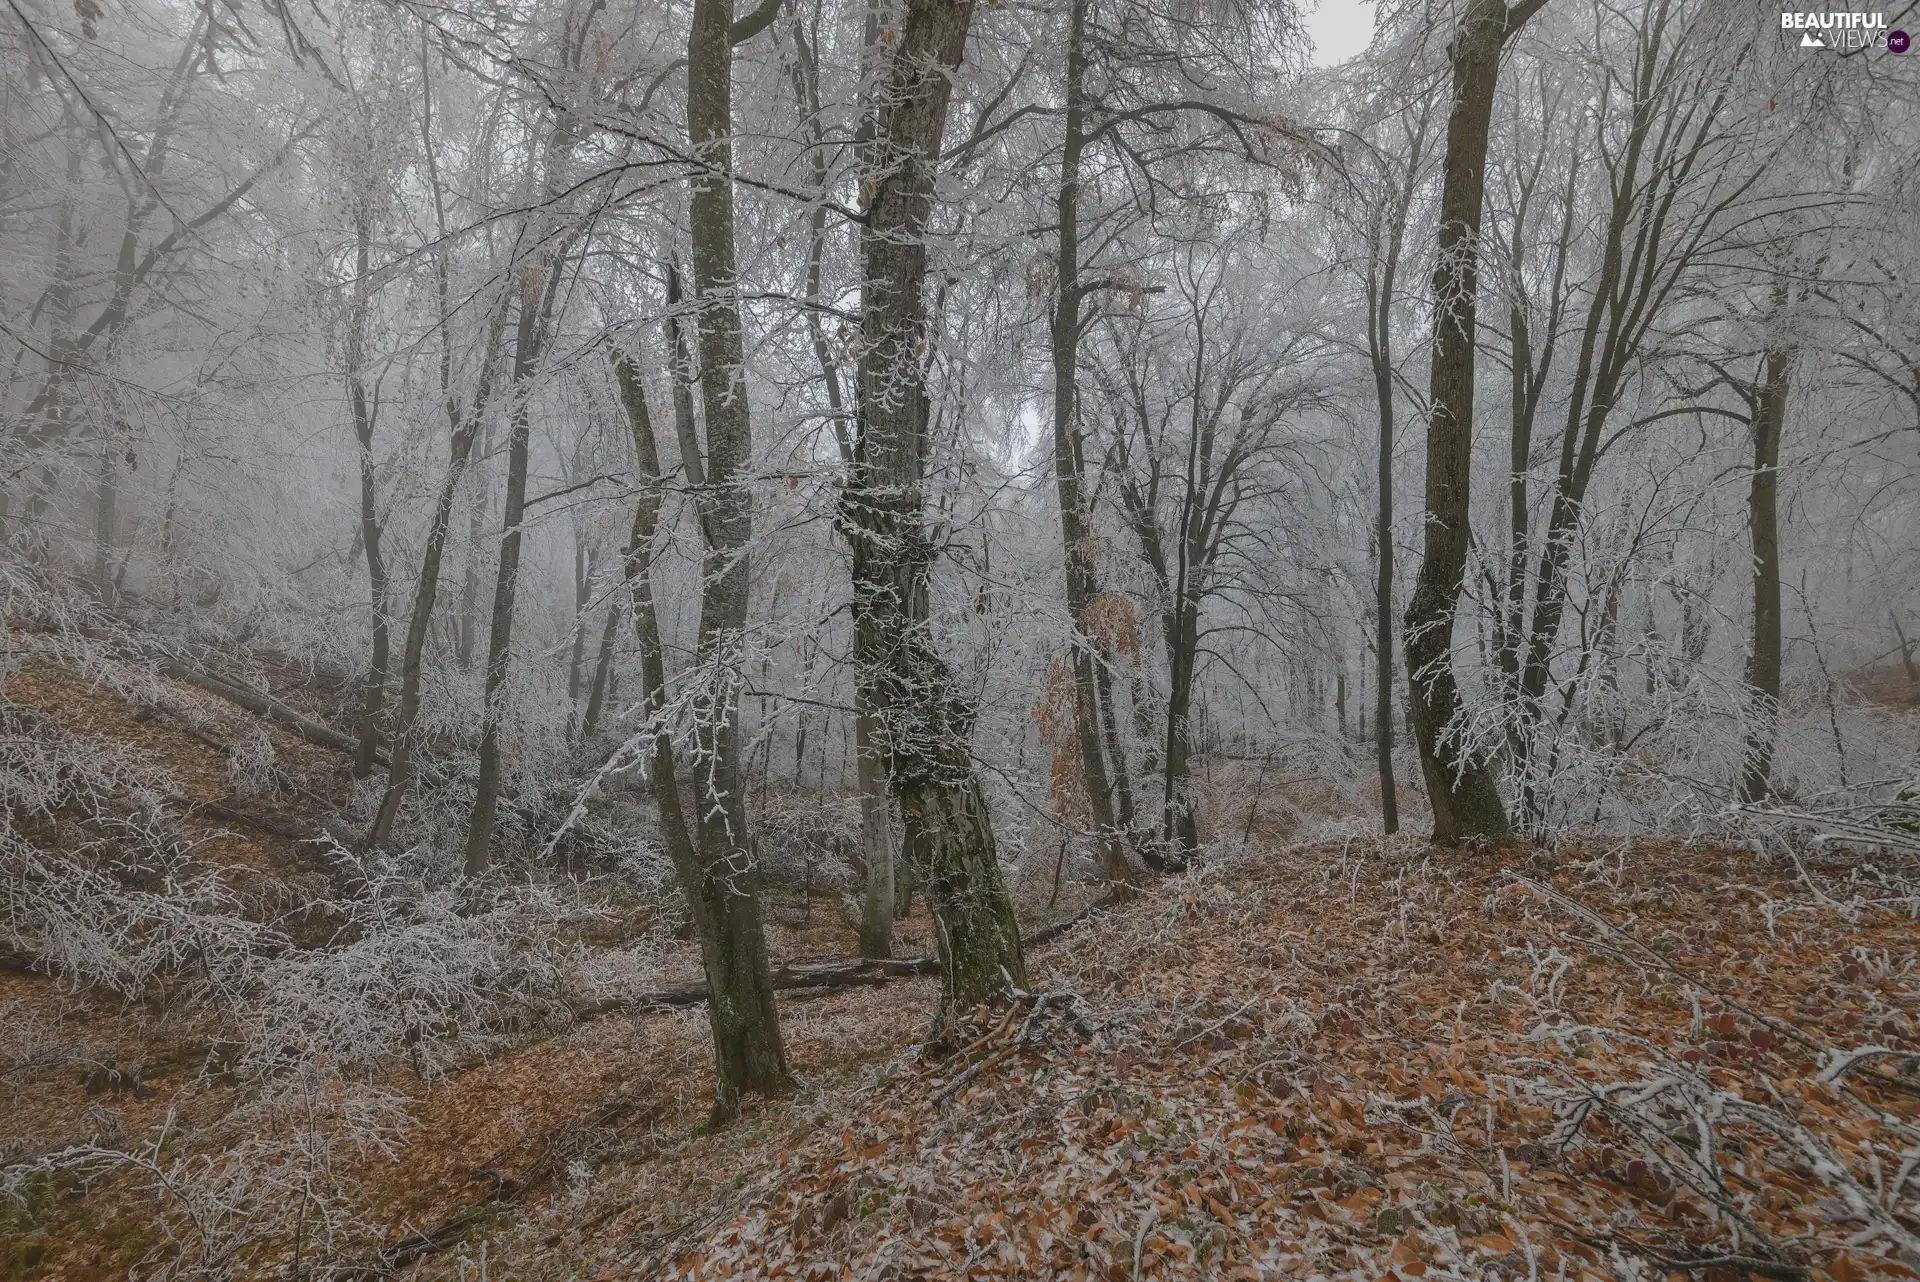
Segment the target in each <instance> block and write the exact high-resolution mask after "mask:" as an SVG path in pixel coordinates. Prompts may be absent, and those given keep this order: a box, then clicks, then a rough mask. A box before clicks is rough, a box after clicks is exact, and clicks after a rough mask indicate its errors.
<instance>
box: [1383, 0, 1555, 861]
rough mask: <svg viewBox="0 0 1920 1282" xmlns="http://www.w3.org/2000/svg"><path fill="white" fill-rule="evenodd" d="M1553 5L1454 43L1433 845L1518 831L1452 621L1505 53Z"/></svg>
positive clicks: (1461, 579)
mask: <svg viewBox="0 0 1920 1282" xmlns="http://www.w3.org/2000/svg"><path fill="white" fill-rule="evenodd" d="M1545 3H1546V0H1522V3H1520V4H1518V5H1515V6H1514V7H1513V8H1511V9H1509V8H1508V7H1507V4H1506V0H1468V4H1467V8H1466V11H1465V12H1464V13H1463V14H1462V15H1461V18H1460V22H1459V24H1458V26H1457V27H1456V28H1455V31H1454V36H1453V44H1452V61H1453V93H1452V102H1451V105H1450V107H1449V109H1448V112H1447V149H1446V154H1445V157H1444V158H1443V159H1442V161H1441V173H1442V177H1441V188H1440V231H1439V237H1438V246H1437V252H1438V261H1437V263H1436V265H1435V267H1434V271H1433V300H1434V340H1433V365H1432V371H1431V374H1430V376H1429V380H1428V384H1429V392H1428V417H1427V496H1426V497H1427V506H1426V521H1425V539H1424V544H1425V546H1424V549H1423V555H1422V557H1421V562H1420V573H1419V577H1418V578H1417V579H1416V580H1415V584H1414V590H1413V597H1412V599H1411V600H1410V601H1408V603H1407V612H1406V618H1405V620H1404V627H1405V637H1404V643H1405V646H1406V655H1407V679H1408V682H1407V683H1408V704H1409V707H1410V709H1411V711H1412V713H1413V731H1414V738H1415V740H1416V742H1417V743H1418V744H1419V748H1420V767H1421V773H1422V774H1423V775H1424V776H1425V778H1426V784H1427V796H1428V799H1429V800H1430V802H1431V803H1432V806H1433V839H1434V840H1435V841H1437V842H1439V843H1441V844H1442V845H1457V844H1459V843H1460V842H1462V841H1466V840H1470V839H1473V838H1478V837H1504V836H1506V835H1507V833H1508V832H1509V831H1510V827H1509V825H1508V822H1507V811H1506V807H1505V805H1503V804H1502V802H1501V800H1500V790H1499V787H1498V786H1497V785H1496V784H1495V782H1494V778H1493V771H1492V769H1491V768H1490V767H1489V766H1488V764H1487V762H1486V759H1485V758H1484V757H1483V756H1482V755H1481V754H1480V752H1479V751H1478V750H1477V749H1476V748H1475V746H1474V745H1473V744H1472V743H1471V742H1469V740H1468V738H1467V727H1466V725H1465V718H1464V715H1463V712H1464V709H1463V708H1462V706H1461V699H1460V687H1459V682H1458V680H1457V679H1456V678H1455V676H1454V672H1453V626H1454V616H1455V614H1456V613H1457V612H1458V610H1459V607H1460V592H1461V589H1462V588H1463V587H1464V586H1465V582H1466V571H1467V548H1468V544H1469V542H1470V540H1471V537H1472V530H1471V527H1470V526H1469V523H1468V511H1469V499H1470V490H1471V486H1472V470H1473V467H1472V465H1473V391H1474V355H1475V348H1476V343H1477V341H1478V336H1477V334H1476V332H1475V328H1474V325H1475V317H1474V313H1475V302H1476V296H1477V295H1478V292H1479V288H1480V273H1479V238H1480V214H1481V204H1482V201H1483V198H1484V196H1485V194H1486V170H1487V142H1488V136H1489V133H1490V132H1491V129H1492V121H1493V97H1494V90H1495V89H1496V87H1497V86H1498V84H1499V78H1500V51H1501V48H1502V47H1503V46H1504V45H1505V44H1506V42H1507V40H1508V38H1509V37H1511V36H1512V35H1513V34H1514V33H1515V32H1516V31H1518V30H1519V29H1520V27H1521V26H1522V24H1524V23H1525V22H1526V21H1527V19H1528V18H1530V17H1532V16H1533V15H1534V14H1535V13H1537V12H1538V11H1539V10H1540V8H1541V6H1542V5H1544V4H1545Z"/></svg>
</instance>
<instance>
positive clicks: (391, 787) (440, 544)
mask: <svg viewBox="0 0 1920 1282" xmlns="http://www.w3.org/2000/svg"><path fill="white" fill-rule="evenodd" d="M437 285H438V288H439V296H440V313H441V322H440V323H441V325H442V326H443V327H444V326H445V325H446V324H447V323H448V316H449V309H448V307H447V292H446V285H447V280H446V273H445V265H444V260H443V261H442V264H441V268H440V274H439V279H438V281H437ZM506 321H507V308H506V301H505V299H502V300H501V304H500V306H498V307H497V308H495V310H494V313H493V318H492V320H491V321H490V322H489V323H488V326H487V337H486V341H485V343H484V344H483V346H482V355H481V364H480V374H479V385H478V387H477V388H476V390H475V392H474V397H473V403H472V404H471V405H470V406H468V407H466V408H465V409H462V407H461V406H460V403H459V400H458V398H456V397H455V396H454V395H453V391H452V381H453V372H452V354H451V350H450V348H444V349H443V350H442V355H441V366H440V371H441V381H440V391H441V395H442V396H443V397H444V398H445V400H446V407H447V425H448V427H450V428H451V429H452V440H451V446H450V451H449V457H448V460H447V474H446V476H445V477H443V478H442V479H441V482H440V493H439V494H438V496H436V498H435V500H434V505H433V518H432V520H431V521H430V522H429V523H428V525H427V545H426V548H425V550H424V551H423V552H422V553H421V556H420V577H419V579H418V581H417V582H416V583H415V584H414V589H413V612H412V614H411V615H410V616H409V617H408V619H407V638H406V641H405V643H404V648H403V650H402V651H401V655H400V699H399V702H398V704H397V705H396V706H395V708H394V717H393V733H392V736H391V739H390V746H389V749H388V761H387V788H386V792H385V793H384V794H382V796H381V798H380V809H379V811H378V812H376V813H375V815H374V818H373V827H372V829H371V830H369V832H368V834H367V848H368V849H370V850H381V849H384V848H385V847H386V845H387V843H388V842H389V841H390V840H391V839H392V836H393V826H394V824H395V822H396V821H397V820H398V819H399V817H400V806H401V803H402V802H404V801H405V800H406V795H407V790H408V789H409V788H411V787H412V786H413V777H414V752H415V744H414V742H413V731H414V726H415V724H416V723H417V722H418V721H419V719H420V699H421V693H422V687H423V676H422V673H423V665H424V661H425V658H426V652H427V636H428V633H429V630H430V629H431V628H432V626H433V607H434V603H435V601H436V600H437V599H438V597H439V593H440V566H441V562H442V561H443V560H444V559H445V556H446V550H447V532H448V529H449V527H450V526H451V525H452V523H453V505H454V500H455V497H456V496H457V495H458V493H459V490H460V482H461V481H462V480H463V479H465V477H466V475H467V471H468V465H469V464H470V462H471V461H472V458H473V444H474V440H475V438H476V437H477V436H478V435H479V432H480V422H481V420H482V419H483V418H485V417H486V412H487V408H488V404H489V402H490V401H491V400H492V397H493V372H494V369H495V366H496V362H497V361H498V358H499V354H500V340H501V338H502V336H503V334H504V333H505V331H506ZM446 341H448V342H450V341H451V340H450V339H448V340H446Z"/></svg>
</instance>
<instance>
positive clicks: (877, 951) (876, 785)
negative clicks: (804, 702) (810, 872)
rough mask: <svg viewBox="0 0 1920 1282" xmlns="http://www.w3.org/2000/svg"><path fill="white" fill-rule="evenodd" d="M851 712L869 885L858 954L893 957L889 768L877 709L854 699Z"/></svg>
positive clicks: (863, 906) (861, 834)
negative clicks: (882, 748) (881, 752)
mask: <svg viewBox="0 0 1920 1282" xmlns="http://www.w3.org/2000/svg"><path fill="white" fill-rule="evenodd" d="M855 702H856V705H857V706H856V707H855V708H854V713H853V739H854V745H853V746H854V777H855V779H856V780H857V781H858V785H859V789H860V851H861V855H862V857H863V859H864V861H865V863H866V868H867V884H866V891H865V894H864V895H863V896H862V899H861V904H860V955H861V956H862V957H873V958H880V957H891V956H893V901H894V893H895V892H894V877H893V872H894V869H893V832H892V822H891V817H890V816H889V815H888V813H887V810H888V802H887V768H886V763H885V762H883V761H881V759H880V755H879V751H878V749H877V747H876V746H875V743H874V741H875V740H876V739H877V738H878V737H879V733H878V728H877V727H876V726H875V724H874V722H875V718H874V715H873V710H872V709H871V708H869V707H867V706H866V700H865V699H864V698H858V697H856V700H855Z"/></svg>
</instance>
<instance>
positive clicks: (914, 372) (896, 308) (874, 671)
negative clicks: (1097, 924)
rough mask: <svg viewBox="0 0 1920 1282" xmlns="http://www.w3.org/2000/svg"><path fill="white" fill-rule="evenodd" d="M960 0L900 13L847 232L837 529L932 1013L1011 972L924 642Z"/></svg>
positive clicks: (944, 704)
mask: <svg viewBox="0 0 1920 1282" xmlns="http://www.w3.org/2000/svg"><path fill="white" fill-rule="evenodd" d="M972 18H973V5H972V2H971V0H909V3H908V4H907V5H906V8H905V14H904V19H903V22H902V26H901V30H900V35H899V37H898V39H897V40H896V42H895V49H894V52H893V54H892V56H891V58H890V59H889V64H888V66H887V68H886V70H885V73H884V79H883V84H884V88H883V89H882V90H881V92H880V94H879V96H878V102H877V105H876V116H877V118H876V120H875V129H874V139H873V143H872V147H871V151H870V162H869V163H870V164H871V166H872V167H871V170H870V176H869V178H868V180H867V183H866V191H867V210H866V216H867V221H866V224H865V226H864V227H863V229H862V235H861V250H862V273H863V278H862V283H863V315H862V336H863V339H864V345H863V351H862V354H861V358H860V369H859V396H858V407H857V409H858V416H859V423H858V427H859V431H858V439H857V441H856V443H855V451H854V453H855V457H854V460H853V465H852V467H851V468H850V469H849V471H850V475H849V477H848V480H847V484H846V487H845V489H844V491H843V494H842V499H841V504H840V521H841V525H842V529H843V530H844V531H845V534H846V537H847V540H848V543H849V544H850V545H851V547H852V549H853V616H854V654H855V665H856V666H855V672H856V680H857V681H859V682H860V683H861V684H862V685H863V686H864V687H865V689H866V690H867V692H868V699H869V706H871V707H872V709H873V711H874V715H875V717H876V719H877V720H878V722H879V728H880V743H879V747H880V750H881V752H882V754H883V756H884V759H885V761H886V765H887V777H888V782H889V783H890V785H891V786H892V788H893V793H894V796H895V798H896V799H897V801H898V803H899V806H900V815H901V822H902V827H903V829H904V841H903V850H904V851H905V853H906V855H907V857H908V859H909V860H910V861H911V862H912V863H913V864H914V865H916V867H917V868H918V870H919V871H920V873H921V875H922V877H923V878H924V881H925V886H926V891H927V899H928V903H929V904H930V905H931V907H932V910H933V915H934V920H935V925H936V934H937V938H938V943H939V948H940V956H941V960H942V965H943V969H942V977H943V983H942V993H941V997H942V1007H943V1009H945V1010H949V1011H951V1010H954V1009H957V1008H963V1007H967V1006H971V1005H974V1004H976V1003H978V1002H982V1001H988V1000H991V999H992V998H994V997H995V996H996V995H998V994H1000V993H1002V992H1004V991H1005V990H1006V989H1007V988H1008V987H1009V986H1012V987H1023V986H1024V985H1025V982H1026V965H1025V962H1024V959H1023V957H1022V953H1021V949H1020V932H1019V928H1018V924H1017V922H1016V920H1015V917H1014V911H1013V901H1012V899H1011V897H1010V896H1009V895H1008V893H1007V887H1006V884H1005V881H1004V879H1003V878H1002V876H1001V873H1000V864H999V858H998V853H997V851H996V849H995V846H994V838H993V826H992V822H991V819H990V817H989V815H988V813H987V804H986V797H985V795H984V794H983V793H982V791H981V788H980V781H979V778H978V776H977V775H976V774H975V772H974V767H973V758H972V753H971V749H970V744H969V739H970V737H971V732H972V725H973V716H974V712H973V708H972V707H971V706H970V704H969V703H968V701H967V699H966V698H965V696H964V695H963V694H962V693H961V691H960V690H959V689H958V688H957V687H956V685H955V683H954V681H953V680H952V676H951V673H950V672H949V671H948V669H947V666H946V663H945V662H944V661H943V660H942V659H941V657H940V655H939V653H938V651H937V650H936V648H935V646H934V643H933V638H932V636H931V632H930V627H929V624H930V608H929V601H928V580H929V579H930V577H931V575H932V570H933V562H934V558H935V555H936V552H935V548H934V541H933V539H932V537H931V534H930V532H929V530H928V529H927V526H926V520H925V503H926V498H925V482H926V464H927V458H926V455H927V450H928V446H929V439H928V431H927V423H928V417H929V411H928V404H927V395H926V387H925V368H924V366H923V364H922V351H923V345H924V343H925V341H926V332H927V323H926V306H925V300H924V296H923V290H924V286H925V281H926V272H927V249H926V241H925V235H926V225H927V219H928V217H929V215H930V214H931V211H932V206H933V180H934V171H935V163H936V161H937V158H938V155H939V151H940V144H941V135H942V133H943V132H944V130H945V125H946V117H947V106H948V101H949V99H950V97H951V94H952V75H953V72H954V71H955V69H956V68H957V67H958V66H959V64H960V59H961V56H962V55H963V53H964V52H965V49H966V41H967V30H968V28H969V26H970V25H971V23H972Z"/></svg>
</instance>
